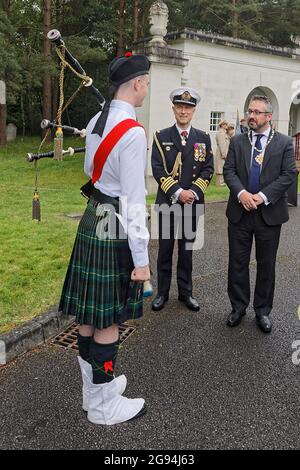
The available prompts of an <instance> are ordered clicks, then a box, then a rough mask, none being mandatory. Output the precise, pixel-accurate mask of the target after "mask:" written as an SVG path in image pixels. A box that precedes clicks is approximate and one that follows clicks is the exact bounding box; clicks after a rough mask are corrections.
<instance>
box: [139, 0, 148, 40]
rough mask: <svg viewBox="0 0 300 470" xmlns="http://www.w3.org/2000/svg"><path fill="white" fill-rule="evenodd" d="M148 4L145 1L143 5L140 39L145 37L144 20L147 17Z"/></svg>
mask: <svg viewBox="0 0 300 470" xmlns="http://www.w3.org/2000/svg"><path fill="white" fill-rule="evenodd" d="M149 9H150V3H149V2H148V1H147V2H145V3H144V8H143V14H142V22H141V37H142V38H144V37H145V28H146V20H147V17H148V15H149Z"/></svg>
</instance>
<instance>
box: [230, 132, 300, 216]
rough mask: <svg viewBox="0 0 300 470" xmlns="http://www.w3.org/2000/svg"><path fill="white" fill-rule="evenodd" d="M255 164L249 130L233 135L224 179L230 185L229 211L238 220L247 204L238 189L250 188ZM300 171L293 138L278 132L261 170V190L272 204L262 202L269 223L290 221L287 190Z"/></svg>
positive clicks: (266, 153) (267, 149) (269, 146)
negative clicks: (252, 169) (251, 174)
mask: <svg viewBox="0 0 300 470" xmlns="http://www.w3.org/2000/svg"><path fill="white" fill-rule="evenodd" d="M250 164H251V144H250V142H249V138H248V134H240V135H237V136H235V137H233V138H232V139H231V142H230V146H229V151H228V154H227V158H226V161H225V165H224V170H223V173H224V179H225V182H226V184H227V185H228V187H229V189H230V197H229V201H228V205H227V211H226V215H227V217H228V219H229V220H230V221H231V222H232V223H235V224H237V223H238V222H239V221H240V219H241V217H242V214H243V211H244V208H243V206H242V204H241V203H240V202H239V201H238V197H237V196H238V193H239V192H240V191H241V190H242V189H246V190H247V186H248V177H249V171H250ZM295 172H296V164H295V156H294V146H293V140H292V139H291V138H290V137H287V136H286V135H284V134H281V133H279V132H276V133H275V135H274V137H273V139H272V141H271V142H270V144H269V145H268V147H267V148H266V152H265V157H264V161H263V165H262V170H261V174H260V191H261V192H263V193H264V194H265V195H266V197H267V198H268V200H269V201H270V204H269V205H267V206H266V205H265V204H262V205H261V211H262V217H263V219H264V222H265V223H266V224H267V225H280V224H282V223H284V222H287V220H288V219H289V215H288V203H287V191H288V189H289V187H290V185H291V184H292V181H293V178H294V175H295Z"/></svg>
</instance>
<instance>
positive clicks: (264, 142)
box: [238, 126, 271, 206]
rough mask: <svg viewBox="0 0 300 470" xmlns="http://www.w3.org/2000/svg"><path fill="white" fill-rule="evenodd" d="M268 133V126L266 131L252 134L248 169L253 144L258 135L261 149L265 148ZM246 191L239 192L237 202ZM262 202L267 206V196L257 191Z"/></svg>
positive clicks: (269, 129)
mask: <svg viewBox="0 0 300 470" xmlns="http://www.w3.org/2000/svg"><path fill="white" fill-rule="evenodd" d="M270 131H271V127H270V126H269V127H268V129H267V130H265V131H264V132H252V144H253V142H254V145H252V152H251V163H250V168H251V165H252V158H253V153H254V146H255V142H256V138H257V136H258V135H261V134H262V138H261V139H260V142H261V147H262V149H263V148H264V147H265V145H266V144H267V141H268V137H269V135H270ZM245 191H246V189H242V191H240V192H239V194H238V200H240V196H241V194H243V193H244V192H245ZM258 194H259V195H260V196H261V197H262V198H263V200H264V203H265V205H266V206H267V205H268V204H270V203H269V201H268V198H267V196H266V195H265V194H264V193H262V192H261V191H259V193H258Z"/></svg>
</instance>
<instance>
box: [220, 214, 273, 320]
mask: <svg viewBox="0 0 300 470" xmlns="http://www.w3.org/2000/svg"><path fill="white" fill-rule="evenodd" d="M280 231H281V225H275V226H268V225H266V223H265V222H264V220H263V218H262V215H261V210H260V208H258V209H257V210H254V211H251V212H246V211H245V212H244V214H243V216H242V219H241V221H240V222H239V223H238V224H233V223H231V222H230V221H229V225H228V239H229V270H228V295H229V299H230V302H231V305H232V310H233V311H234V312H239V313H242V312H244V311H245V310H246V308H247V307H248V305H249V302H250V279H249V262H250V255H251V248H252V243H253V238H254V239H255V248H256V261H257V274H256V284H255V292H254V303H253V307H254V310H255V314H256V315H257V316H261V315H269V313H270V312H271V310H272V307H273V298H274V289H275V264H276V254H277V249H278V245H279V239H280Z"/></svg>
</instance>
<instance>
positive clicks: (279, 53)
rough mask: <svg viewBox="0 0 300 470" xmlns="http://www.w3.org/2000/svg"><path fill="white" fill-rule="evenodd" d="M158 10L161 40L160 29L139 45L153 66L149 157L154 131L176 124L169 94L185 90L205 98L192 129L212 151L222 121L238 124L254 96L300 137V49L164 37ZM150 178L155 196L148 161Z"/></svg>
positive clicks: (144, 113) (143, 117) (147, 113)
mask: <svg viewBox="0 0 300 470" xmlns="http://www.w3.org/2000/svg"><path fill="white" fill-rule="evenodd" d="M160 6H163V2H155V8H156V10H155V11H154V14H153V15H152V16H151V15H150V17H151V21H152V23H155V21H156V20H155V15H157V17H156V18H158V19H159V22H160V23H159V24H160V25H162V26H161V35H159V28H156V29H155V38H154V37H152V38H150V39H146V40H144V41H142V42H140V43H138V44H137V45H136V49H135V50H136V52H142V53H145V54H146V55H147V56H148V57H149V59H150V61H151V63H152V66H151V69H150V79H151V81H150V90H149V94H148V97H147V100H146V102H145V105H144V106H143V108H141V109H140V110H139V111H138V117H139V120H140V121H141V123H142V124H143V125H144V126H145V128H146V130H147V133H148V140H149V152H150V151H151V145H152V135H153V131H154V130H156V129H161V128H164V127H168V126H170V125H172V124H173V122H174V117H173V112H172V104H171V102H170V100H169V93H170V91H171V90H172V89H174V88H176V87H180V86H184V85H187V86H190V87H192V88H195V89H196V90H198V92H199V93H200V95H201V102H200V104H199V105H198V108H197V112H196V114H195V117H194V122H193V123H194V126H195V127H198V128H200V129H203V130H205V131H206V132H209V133H210V135H211V140H212V143H213V146H214V145H215V133H216V129H217V124H218V121H219V120H220V119H221V118H224V119H226V120H228V121H229V122H233V123H236V121H237V115H238V113H239V117H240V118H241V117H243V116H244V113H245V112H246V110H247V108H248V103H249V99H250V96H251V95H253V94H256V93H258V94H264V95H267V96H268V97H269V98H270V99H271V101H272V104H273V108H274V114H273V124H274V126H275V127H276V129H277V130H278V131H280V132H283V133H285V134H289V135H292V136H294V135H295V134H296V133H297V132H300V48H298V46H297V45H296V44H295V49H288V48H280V47H274V46H269V45H266V46H264V45H261V44H256V43H252V42H249V41H245V40H241V39H233V38H230V37H225V36H218V35H213V34H207V33H204V32H202V31H194V30H190V29H184V30H182V31H177V32H174V33H169V34H166V35H165V31H166V21H167V13H166V10H165V9H164V10H163V11H162V10H159V7H160ZM157 12H158V14H157ZM163 16H164V17H165V20H164V21H162V17H163ZM146 177H147V187H148V191H149V193H152V192H154V191H155V190H156V183H155V182H154V180H153V177H152V172H151V163H150V158H149V162H148V168H147V175H146Z"/></svg>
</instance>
